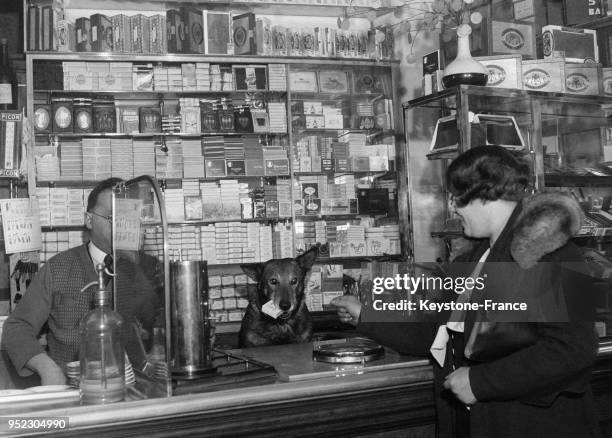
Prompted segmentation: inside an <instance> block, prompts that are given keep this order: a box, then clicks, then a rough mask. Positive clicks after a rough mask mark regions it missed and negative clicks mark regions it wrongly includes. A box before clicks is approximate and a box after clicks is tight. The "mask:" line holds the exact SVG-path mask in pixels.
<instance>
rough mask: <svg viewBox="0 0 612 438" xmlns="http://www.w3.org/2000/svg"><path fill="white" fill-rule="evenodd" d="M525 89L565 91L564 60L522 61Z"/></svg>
mask: <svg viewBox="0 0 612 438" xmlns="http://www.w3.org/2000/svg"><path fill="white" fill-rule="evenodd" d="M522 68H523V73H522V79H523V80H522V82H523V88H524V89H525V90H534V91H549V92H556V93H564V92H565V60H563V59H559V58H550V59H533V60H527V61H522Z"/></svg>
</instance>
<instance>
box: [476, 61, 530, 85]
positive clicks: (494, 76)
mask: <svg viewBox="0 0 612 438" xmlns="http://www.w3.org/2000/svg"><path fill="white" fill-rule="evenodd" d="M474 59H475V60H477V61H479V62H480V63H481V64H482V65H484V66H485V68H486V69H487V70H488V71H489V77H488V79H487V86H488V87H496V88H517V89H520V88H523V85H522V71H523V65H522V63H521V60H522V59H521V55H497V56H480V57H475V58H474Z"/></svg>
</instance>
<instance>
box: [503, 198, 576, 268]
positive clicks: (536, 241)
mask: <svg viewBox="0 0 612 438" xmlns="http://www.w3.org/2000/svg"><path fill="white" fill-rule="evenodd" d="M581 222H582V211H581V209H580V206H579V205H578V203H577V202H576V201H575V200H574V199H573V198H571V197H569V196H567V195H565V194H563V193H559V192H555V193H539V194H536V195H533V196H530V197H528V198H525V199H524V200H523V201H522V210H521V211H520V213H519V215H518V217H517V218H516V221H515V224H514V230H513V231H514V232H513V237H512V243H511V246H510V252H511V254H512V257H513V258H514V260H515V261H516V262H517V263H518V264H519V265H520V266H521V267H522V268H523V269H529V268H531V267H532V266H534V265H535V264H536V262H537V261H538V260H540V259H541V258H542V257H543V256H545V255H546V254H549V253H551V252H553V251H555V250H557V249H559V248H561V247H562V246H563V245H565V244H566V243H567V241H568V240H569V239H570V238H571V237H572V236H573V235H574V234H576V232H577V231H578V230H579V229H580V224H581Z"/></svg>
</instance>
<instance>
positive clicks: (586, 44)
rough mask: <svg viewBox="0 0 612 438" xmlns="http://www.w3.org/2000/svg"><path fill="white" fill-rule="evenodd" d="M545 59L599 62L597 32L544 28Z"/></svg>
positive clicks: (553, 26)
mask: <svg viewBox="0 0 612 438" xmlns="http://www.w3.org/2000/svg"><path fill="white" fill-rule="evenodd" d="M542 45H543V53H544V59H548V58H565V60H566V61H567V62H599V49H598V47H597V31H595V30H593V29H578V28H572V27H562V26H555V25H548V26H543V27H542Z"/></svg>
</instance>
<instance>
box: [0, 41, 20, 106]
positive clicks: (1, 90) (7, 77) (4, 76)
mask: <svg viewBox="0 0 612 438" xmlns="http://www.w3.org/2000/svg"><path fill="white" fill-rule="evenodd" d="M0 57H1V60H2V64H0V110H11V109H17V81H16V80H15V75H14V74H13V70H11V67H10V66H9V56H8V45H7V42H6V38H2V39H1V40H0Z"/></svg>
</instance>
